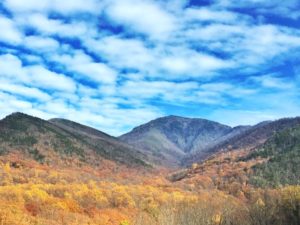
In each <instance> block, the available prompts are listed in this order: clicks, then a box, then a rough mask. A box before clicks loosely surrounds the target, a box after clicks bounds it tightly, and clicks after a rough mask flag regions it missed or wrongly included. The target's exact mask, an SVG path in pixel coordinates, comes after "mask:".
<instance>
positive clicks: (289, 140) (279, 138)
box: [248, 126, 300, 187]
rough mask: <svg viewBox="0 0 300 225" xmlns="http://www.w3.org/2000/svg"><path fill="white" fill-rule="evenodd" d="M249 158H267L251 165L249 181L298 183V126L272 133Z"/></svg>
mask: <svg viewBox="0 0 300 225" xmlns="http://www.w3.org/2000/svg"><path fill="white" fill-rule="evenodd" d="M248 157H249V159H251V158H257V157H260V158H262V159H267V161H266V162H264V163H262V164H258V165H255V166H254V167H253V175H251V179H250V182H251V183H252V184H254V185H257V186H274V187H277V186H281V185H288V184H289V185H299V184H300V126H297V127H294V128H289V129H286V130H284V131H281V132H278V133H276V134H274V136H273V137H272V138H270V139H269V140H268V141H267V142H266V144H264V146H263V147H262V148H259V149H258V150H256V151H254V152H252V153H251V154H250V155H249V156H248Z"/></svg>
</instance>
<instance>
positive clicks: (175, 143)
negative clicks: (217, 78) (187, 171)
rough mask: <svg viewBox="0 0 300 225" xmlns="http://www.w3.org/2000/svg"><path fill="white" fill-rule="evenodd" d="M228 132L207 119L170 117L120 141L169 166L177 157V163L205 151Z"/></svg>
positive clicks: (158, 120) (150, 124)
mask: <svg viewBox="0 0 300 225" xmlns="http://www.w3.org/2000/svg"><path fill="white" fill-rule="evenodd" d="M231 129H232V128H231V127H229V126H227V125H224V124H220V123H217V122H214V121H210V120H206V119H197V118H186V117H180V116H175V115H170V116H166V117H160V118H158V119H155V120H152V121H150V122H149V123H146V124H143V125H141V126H139V127H136V128H134V129H133V130H132V131H131V132H129V133H127V134H124V135H122V136H121V137H120V139H121V140H123V141H125V142H127V143H129V144H132V145H134V146H136V147H138V148H142V149H146V151H150V152H151V154H152V155H155V156H157V157H158V158H159V160H162V161H167V163H168V162H171V161H173V162H174V160H175V159H174V158H176V157H177V162H178V157H179V158H181V157H183V156H184V155H186V154H189V153H191V152H193V151H194V150H198V149H204V148H206V146H208V145H210V144H212V143H213V142H214V141H215V140H216V139H217V138H219V137H221V136H223V135H225V134H227V133H228V132H230V131H231ZM159 143H160V144H159Z"/></svg>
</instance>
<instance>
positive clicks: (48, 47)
mask: <svg viewBox="0 0 300 225" xmlns="http://www.w3.org/2000/svg"><path fill="white" fill-rule="evenodd" d="M23 45H24V47H25V48H27V49H30V50H37V51H45V52H52V51H57V49H58V48H59V46H60V44H59V42H58V41H56V40H55V39H53V38H48V37H43V36H27V37H26V38H25V40H24V42H23Z"/></svg>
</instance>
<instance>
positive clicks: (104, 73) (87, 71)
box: [50, 51, 117, 84]
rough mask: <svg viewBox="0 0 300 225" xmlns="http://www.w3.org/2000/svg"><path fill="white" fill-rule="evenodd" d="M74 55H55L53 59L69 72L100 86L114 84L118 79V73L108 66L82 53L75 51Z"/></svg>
mask: <svg viewBox="0 0 300 225" xmlns="http://www.w3.org/2000/svg"><path fill="white" fill-rule="evenodd" d="M71 54H72V55H68V54H63V55H53V56H50V57H51V59H52V60H53V61H55V62H57V63H60V64H62V65H64V66H65V69H66V70H67V71H71V72H74V73H77V74H79V75H80V76H81V77H85V78H87V79H89V80H91V81H94V82H96V83H98V84H101V83H104V84H113V83H115V81H116V79H117V71H115V70H114V69H112V68H110V67H109V66H108V65H106V64H104V63H101V62H95V61H94V60H93V59H92V58H91V57H90V56H89V55H87V54H85V53H84V52H82V51H74V52H72V53H71Z"/></svg>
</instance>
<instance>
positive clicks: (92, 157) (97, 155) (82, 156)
mask: <svg viewBox="0 0 300 225" xmlns="http://www.w3.org/2000/svg"><path fill="white" fill-rule="evenodd" d="M0 153H1V154H2V155H5V154H9V153H17V154H19V155H20V156H21V155H23V156H24V157H27V156H29V157H30V158H32V159H34V160H36V161H38V162H39V163H47V164H56V163H57V159H61V160H63V161H64V160H67V161H72V160H73V161H77V163H89V164H93V165H100V164H101V163H102V162H103V160H111V161H113V162H117V163H121V164H125V165H128V166H146V165H147V163H146V161H145V160H146V156H145V155H144V154H142V153H140V152H139V151H137V150H135V149H134V148H132V147H130V146H128V145H127V144H124V143H122V142H120V141H119V140H117V139H116V138H113V137H111V136H109V135H107V134H105V133H103V132H100V131H97V130H95V129H93V128H89V127H86V126H83V125H80V124H76V123H73V122H70V121H67V120H55V121H52V122H49V121H45V120H42V119H39V118H36V117H32V116H28V115H26V114H23V113H14V114H11V115H9V116H7V117H6V118H4V119H3V120H1V121H0Z"/></svg>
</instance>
